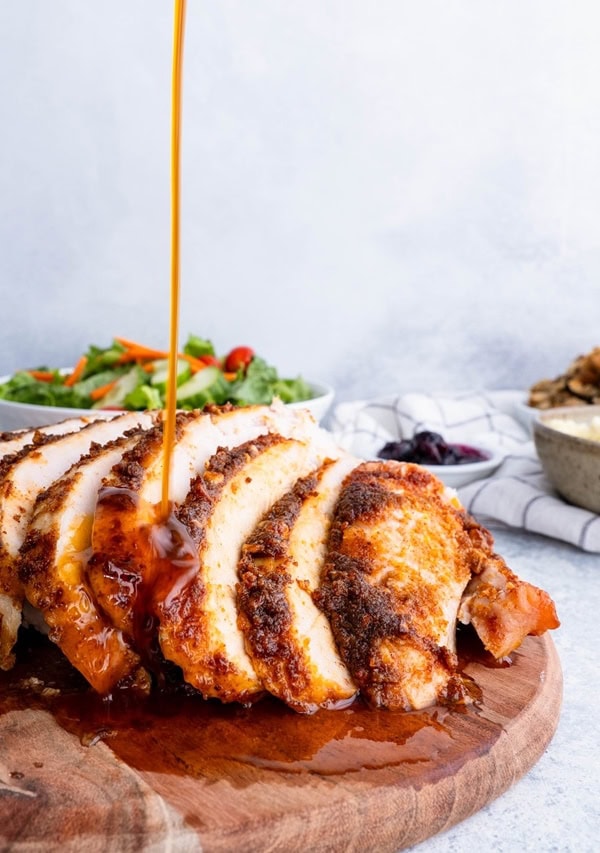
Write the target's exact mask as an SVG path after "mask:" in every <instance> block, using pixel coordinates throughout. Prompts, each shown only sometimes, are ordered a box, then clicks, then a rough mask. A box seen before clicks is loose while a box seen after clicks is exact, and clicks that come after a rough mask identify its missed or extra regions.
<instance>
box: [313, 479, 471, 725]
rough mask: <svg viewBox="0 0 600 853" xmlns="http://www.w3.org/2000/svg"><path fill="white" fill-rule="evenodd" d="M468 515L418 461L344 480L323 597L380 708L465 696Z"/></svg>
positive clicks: (347, 656) (352, 666)
mask: <svg viewBox="0 0 600 853" xmlns="http://www.w3.org/2000/svg"><path fill="white" fill-rule="evenodd" d="M463 516H464V513H463V512H462V511H461V509H460V508H459V506H458V503H457V502H456V499H455V498H453V497H452V495H451V494H449V492H448V490H446V488H445V487H444V485H443V484H442V483H441V482H440V481H439V480H438V479H437V478H436V477H434V476H433V475H432V474H430V473H429V472H428V471H427V470H426V469H424V468H420V467H419V466H417V465H410V464H407V463H400V462H365V463H363V464H361V465H359V466H358V467H357V468H355V469H354V470H353V471H351V472H350V474H349V475H348V476H347V478H346V480H345V482H344V485H343V487H342V491H341V494H340V498H339V501H338V503H337V506H336V509H335V513H334V518H333V523H332V530H331V536H330V541H329V552H328V556H327V560H326V564H325V570H324V573H323V579H322V584H321V588H320V590H318V591H317V593H316V594H315V599H316V601H317V603H318V604H319V605H320V606H321V607H322V609H323V610H324V612H325V613H326V614H327V616H328V617H329V619H330V621H331V625H332V628H333V633H334V636H335V638H336V642H337V646H338V648H339V650H340V654H341V656H342V658H343V660H344V662H345V663H346V665H347V667H348V669H349V670H350V673H351V674H352V677H353V678H354V680H355V681H356V683H357V684H358V686H359V687H360V691H361V693H362V695H363V696H364V697H365V698H366V700H367V701H368V702H369V703H370V704H371V705H373V706H375V707H388V708H397V709H405V710H408V709H419V708H423V707H426V706H428V705H432V704H434V703H435V702H436V701H439V702H441V703H444V702H448V701H453V700H454V699H457V698H460V697H461V696H462V693H463V689H462V682H461V679H460V677H459V676H458V674H457V660H456V656H455V631H456V618H457V611H458V607H459V604H460V600H461V595H462V593H463V590H464V588H465V586H466V584H467V582H468V581H469V578H470V576H471V552H472V549H471V547H470V540H469V536H468V534H467V533H466V531H465V526H464V521H463Z"/></svg>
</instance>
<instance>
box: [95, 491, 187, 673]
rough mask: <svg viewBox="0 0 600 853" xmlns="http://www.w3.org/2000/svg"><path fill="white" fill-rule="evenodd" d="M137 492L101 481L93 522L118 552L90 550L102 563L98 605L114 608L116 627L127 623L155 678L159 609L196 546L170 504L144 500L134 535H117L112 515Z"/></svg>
mask: <svg viewBox="0 0 600 853" xmlns="http://www.w3.org/2000/svg"><path fill="white" fill-rule="evenodd" d="M140 500H141V499H140V497H139V495H138V494H137V493H136V492H134V491H131V490H130V489H126V488H119V487H105V488H103V489H101V490H100V491H99V493H98V500H97V505H96V514H95V519H94V525H95V527H96V528H100V527H104V528H105V531H106V532H104V533H103V534H102V536H101V539H102V541H103V542H104V543H109V544H111V545H112V546H113V547H111V548H110V550H109V553H111V554H114V555H119V558H120V560H119V559H118V558H116V557H113V556H111V557H110V558H108V557H106V556H105V555H103V554H95V555H94V556H93V557H92V562H93V563H95V564H96V567H98V564H100V565H99V567H100V568H101V569H102V575H103V577H102V592H103V598H104V601H103V602H101V603H102V604H103V606H104V607H105V609H106V608H108V609H109V610H110V612H112V613H113V614H114V613H117V614H118V616H119V623H120V624H121V626H122V627H125V626H128V628H129V633H130V634H131V638H132V641H133V643H132V644H133V647H134V648H135V649H136V651H137V652H138V653H139V654H140V657H141V659H142V661H143V663H144V665H145V666H147V667H148V668H149V669H150V670H152V671H153V672H154V673H155V674H156V675H157V676H158V677H159V679H160V678H161V677H162V676H163V674H164V670H165V661H164V659H163V656H162V654H161V652H160V648H159V645H158V639H157V633H158V624H159V621H160V615H161V613H164V612H165V611H166V610H168V609H169V608H171V607H173V606H176V605H177V600H178V597H179V596H180V594H181V593H182V591H183V590H184V589H185V588H186V586H187V585H188V583H189V582H190V581H191V580H192V579H193V578H194V577H195V576H196V575H197V573H198V552H197V549H196V547H195V545H194V543H193V541H192V539H191V537H190V535H189V533H188V531H187V529H186V527H185V526H184V525H183V524H182V523H181V522H180V521H179V519H178V518H177V517H176V515H175V512H174V509H173V506H172V505H171V504H169V505H168V507H167V513H166V515H164V513H163V509H162V506H160V505H150V504H148V505H147V506H146V507H145V509H144V511H143V512H142V513H141V516H142V517H143V518H145V519H146V522H145V523H142V524H140V525H139V526H137V527H136V529H135V541H129V539H128V538H126V539H125V541H124V540H123V536H122V532H121V530H120V528H119V527H118V525H117V527H116V528H115V526H114V525H115V518H117V519H118V518H119V514H121V513H123V512H127V511H128V510H130V509H132V508H134V509H138V510H139V506H140Z"/></svg>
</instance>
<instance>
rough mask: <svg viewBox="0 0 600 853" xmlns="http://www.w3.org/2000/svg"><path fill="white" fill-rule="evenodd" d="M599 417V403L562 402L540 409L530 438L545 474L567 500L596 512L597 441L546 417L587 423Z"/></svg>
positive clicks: (599, 507) (599, 489)
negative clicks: (562, 404)
mask: <svg viewBox="0 0 600 853" xmlns="http://www.w3.org/2000/svg"><path fill="white" fill-rule="evenodd" d="M593 418H600V406H581V407H579V406H566V407H563V408H558V409H547V410H545V411H543V412H540V413H539V414H538V415H537V417H536V419H535V421H534V423H533V438H534V441H535V446H536V450H537V453H538V456H539V458H540V461H541V463H542V466H543V468H544V471H545V473H546V476H547V477H548V479H549V480H550V482H551V483H552V485H553V486H554V487H555V488H556V490H557V491H558V492H559V494H561V495H562V496H563V497H564V498H565V499H566V500H567V501H569V503H572V504H575V505H576V506H580V507H583V508H584V509H589V510H591V511H592V512H597V513H600V441H596V440H592V439H589V438H580V437H579V436H575V435H569V434H568V433H566V432H563V431H562V430H560V429H556V428H555V427H553V426H549V425H548V422H549V421H556V420H563V421H575V422H576V423H577V424H588V423H590V422H591V421H592V419H593Z"/></svg>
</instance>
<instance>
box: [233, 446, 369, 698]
mask: <svg viewBox="0 0 600 853" xmlns="http://www.w3.org/2000/svg"><path fill="white" fill-rule="evenodd" d="M356 464H358V460H356V459H353V458H352V457H344V458H341V459H339V460H337V461H332V460H328V461H326V462H325V463H324V464H323V465H322V466H320V468H319V469H317V470H316V471H314V472H312V473H311V474H310V475H309V476H307V477H304V478H302V479H300V480H298V482H297V483H296V484H295V485H294V486H293V488H292V489H290V491H289V492H288V493H287V494H286V495H284V496H283V497H282V498H281V499H280V500H279V501H277V502H276V503H275V504H274V505H273V507H272V508H271V509H270V510H269V512H268V513H267V514H266V516H265V517H264V518H263V519H262V521H261V522H260V523H259V524H258V525H257V527H256V528H255V530H254V532H253V533H252V535H251V536H250V537H249V538H248V539H247V540H246V542H245V543H244V545H243V548H242V556H241V559H240V563H239V573H240V582H239V584H238V607H239V615H238V623H239V625H240V627H241V628H242V630H243V632H244V636H245V640H246V648H247V650H248V653H249V654H250V656H251V658H252V661H253V664H254V666H255V668H256V670H257V672H258V674H259V676H260V678H261V679H262V681H263V683H264V685H265V687H266V688H267V690H268V691H269V692H270V693H272V694H273V695H275V696H278V697H279V698H280V699H283V700H284V701H285V702H286V703H287V704H288V705H290V706H292V707H293V708H295V709H296V710H298V711H301V712H312V711H315V710H316V709H317V708H318V707H320V706H323V707H333V706H339V705H340V704H341V703H344V702H345V703H347V702H348V701H349V700H351V698H353V697H354V695H355V694H356V685H355V684H354V682H353V681H352V679H351V677H350V673H349V672H348V670H347V669H346V667H345V665H344V663H343V662H342V660H341V658H340V656H339V654H338V652H337V649H336V646H335V641H334V639H333V634H332V632H331V627H330V625H329V622H328V620H327V619H326V618H325V616H324V614H323V613H322V612H321V611H319V609H318V608H317V607H316V606H315V604H314V602H313V601H312V592H313V591H314V590H315V589H316V588H317V586H318V583H319V578H320V574H321V569H322V565H323V560H324V556H325V545H326V541H327V536H328V533H329V522H330V518H331V511H332V509H333V505H334V504H335V501H336V499H337V495H338V492H339V489H340V486H341V482H342V479H343V477H344V476H345V475H346V474H347V473H348V471H349V470H350V469H351V468H352V467H354V466H355V465H356Z"/></svg>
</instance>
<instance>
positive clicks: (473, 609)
mask: <svg viewBox="0 0 600 853" xmlns="http://www.w3.org/2000/svg"><path fill="white" fill-rule="evenodd" d="M458 618H459V621H460V622H462V623H463V624H465V625H468V624H469V623H471V624H472V625H473V627H474V628H475V631H476V632H477V635H478V636H479V638H480V640H481V642H482V643H483V645H484V646H485V648H486V649H487V650H488V651H489V652H491V654H492V655H493V656H494V657H495V658H502V657H506V656H507V655H509V654H510V653H511V652H513V651H514V650H515V649H517V648H518V647H519V646H520V645H521V643H522V642H523V640H524V639H525V637H526V636H527V635H528V634H533V635H534V636H537V635H539V634H543V633H544V632H545V631H548V630H550V629H552V628H558V627H559V625H560V622H559V620H558V617H557V615H556V608H555V606H554V602H553V601H552V599H551V598H550V596H549V595H548V593H547V592H545V591H544V590H543V589H539V588H538V587H536V586H533V585H532V584H530V583H527V581H523V580H521V579H520V578H518V577H517V576H516V575H515V574H514V573H513V572H512V571H511V570H510V569H509V568H508V566H507V565H506V563H505V562H504V560H503V559H502V557H500V556H498V554H488V555H486V558H485V561H484V565H483V567H482V569H481V572H480V573H479V574H476V575H473V577H472V578H471V580H470V581H469V583H468V585H467V588H466V590H465V594H464V596H463V598H462V601H461V605H460V608H459V611H458Z"/></svg>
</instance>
